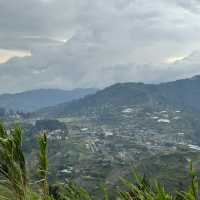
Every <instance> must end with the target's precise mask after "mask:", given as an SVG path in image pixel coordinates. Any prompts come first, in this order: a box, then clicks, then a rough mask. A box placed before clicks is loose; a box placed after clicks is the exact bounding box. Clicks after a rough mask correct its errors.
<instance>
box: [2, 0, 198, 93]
mask: <svg viewBox="0 0 200 200" xmlns="http://www.w3.org/2000/svg"><path fill="white" fill-rule="evenodd" d="M196 74H200V1H199V0H153V1H149V0H96V1H95V0H0V93H4V92H19V91H24V90H29V89H37V88H62V89H73V88H76V87H81V88H83V87H99V88H102V87H105V86H108V85H110V84H113V83H115V82H125V81H132V82H135V81H144V82H148V83H149V82H151V83H157V82H161V81H170V80H175V79H178V78H184V77H190V76H193V75H196Z"/></svg>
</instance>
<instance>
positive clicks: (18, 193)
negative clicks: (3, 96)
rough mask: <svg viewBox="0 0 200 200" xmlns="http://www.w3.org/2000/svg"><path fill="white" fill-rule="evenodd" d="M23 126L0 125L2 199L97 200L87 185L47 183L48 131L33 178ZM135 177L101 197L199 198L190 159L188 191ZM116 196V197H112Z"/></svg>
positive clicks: (41, 140) (137, 199)
mask: <svg viewBox="0 0 200 200" xmlns="http://www.w3.org/2000/svg"><path fill="white" fill-rule="evenodd" d="M22 139H23V138H22V130H21V129H20V128H19V127H16V128H14V129H12V130H11V131H7V130H6V129H5V127H4V126H3V125H0V158H1V160H0V199H1V200H8V199H9V200H92V199H94V200H96V199H98V198H97V197H95V196H92V195H90V194H89V193H88V192H87V191H86V190H85V189H84V188H82V187H80V186H78V185H76V184H74V183H68V184H66V185H61V184H59V183H57V184H54V185H50V184H49V183H48V156H47V155H48V152H47V151H48V150H47V149H48V148H47V145H48V141H47V136H46V134H45V133H44V134H41V135H40V136H39V137H38V147H39V149H38V158H37V166H38V168H37V169H36V174H37V180H31V178H29V177H31V176H30V174H29V169H27V163H26V158H25V155H24V153H23V147H22ZM134 174H135V175H134V178H135V179H134V181H133V182H130V181H128V180H126V179H123V178H121V181H122V183H123V185H124V187H122V188H116V194H115V195H113V194H111V193H109V191H107V189H106V188H105V187H103V186H102V188H99V190H101V191H102V197H101V199H104V200H109V199H110V200H111V199H118V200H154V199H155V200H175V199H177V200H197V199H199V193H198V178H197V175H196V173H195V170H194V169H193V166H192V163H190V176H191V184H190V185H189V186H188V190H187V191H177V192H175V193H174V194H172V193H169V192H167V191H166V190H165V188H164V187H163V186H162V185H161V184H159V183H158V182H155V183H151V182H149V181H148V179H147V178H146V177H145V175H143V176H140V175H138V174H137V173H134ZM113 196H115V197H113Z"/></svg>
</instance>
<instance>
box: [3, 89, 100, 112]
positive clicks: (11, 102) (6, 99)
mask: <svg viewBox="0 0 200 200" xmlns="http://www.w3.org/2000/svg"><path fill="white" fill-rule="evenodd" d="M96 91H97V89H94V88H88V89H74V90H60V89H38V90H31V91H26V92H21V93H16V94H2V95H0V108H5V109H7V110H9V109H11V110H14V111H23V112H33V111H35V110H37V109H41V108H43V107H48V106H55V105H57V104H60V103H63V102H69V101H72V100H74V99H80V98H82V97H84V96H86V95H88V94H92V93H95V92H96Z"/></svg>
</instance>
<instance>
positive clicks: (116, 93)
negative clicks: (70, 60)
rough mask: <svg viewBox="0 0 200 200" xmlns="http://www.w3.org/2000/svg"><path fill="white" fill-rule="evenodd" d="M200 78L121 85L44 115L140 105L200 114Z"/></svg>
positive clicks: (60, 106)
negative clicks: (176, 108)
mask: <svg viewBox="0 0 200 200" xmlns="http://www.w3.org/2000/svg"><path fill="white" fill-rule="evenodd" d="M199 102H200V76H195V77H192V78H190V79H182V80H177V81H173V82H168V83H161V84H144V83H131V82H130V83H117V84H115V85H112V86H110V87H107V88H105V89H103V90H101V91H98V92H97V93H95V94H93V95H89V96H86V97H84V98H82V99H79V100H75V101H72V102H67V103H62V104H60V105H57V106H54V107H49V108H45V109H42V110H40V111H39V112H38V114H40V115H43V116H65V115H69V114H70V115H71V114H77V113H78V114H80V113H90V112H95V111H102V108H103V109H104V110H105V109H109V108H110V107H113V106H114V107H118V106H130V105H131V106H132V105H140V106H147V107H149V108H151V107H153V108H155V107H159V106H175V107H184V108H190V109H194V110H196V111H198V110H199V111H200V104H199Z"/></svg>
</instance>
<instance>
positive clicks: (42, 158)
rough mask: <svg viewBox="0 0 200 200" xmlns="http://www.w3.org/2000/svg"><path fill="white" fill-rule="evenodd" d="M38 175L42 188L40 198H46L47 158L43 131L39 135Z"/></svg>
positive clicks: (47, 196)
mask: <svg viewBox="0 0 200 200" xmlns="http://www.w3.org/2000/svg"><path fill="white" fill-rule="evenodd" d="M38 143H39V150H40V152H39V176H40V179H41V180H40V181H39V182H40V184H41V189H42V199H43V200H48V199H50V197H49V185H48V158H47V135H46V134H45V133H44V134H43V135H41V136H40V137H39V141H38Z"/></svg>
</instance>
